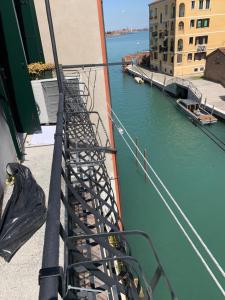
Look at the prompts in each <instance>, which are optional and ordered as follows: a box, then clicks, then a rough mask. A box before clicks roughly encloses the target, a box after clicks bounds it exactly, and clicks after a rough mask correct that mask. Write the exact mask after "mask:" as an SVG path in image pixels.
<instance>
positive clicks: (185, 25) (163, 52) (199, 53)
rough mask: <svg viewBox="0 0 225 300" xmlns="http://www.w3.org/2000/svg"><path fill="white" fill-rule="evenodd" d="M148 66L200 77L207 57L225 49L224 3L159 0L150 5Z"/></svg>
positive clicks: (181, 74) (177, 74)
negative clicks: (222, 48)
mask: <svg viewBox="0 0 225 300" xmlns="http://www.w3.org/2000/svg"><path fill="white" fill-rule="evenodd" d="M149 16H150V50H151V51H152V52H153V58H152V59H151V66H152V67H153V68H155V69H157V70H159V71H160V72H163V73H166V74H170V75H174V76H183V75H193V74H195V75H196V74H197V75H201V74H203V73H204V70H205V62H206V56H207V55H208V54H210V53H211V52H213V51H214V50H216V49H217V48H220V47H223V46H225V1H218V0H195V1H190V0H177V1H175V0H158V1H154V2H153V3H151V4H150V5H149Z"/></svg>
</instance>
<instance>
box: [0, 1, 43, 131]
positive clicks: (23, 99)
mask: <svg viewBox="0 0 225 300" xmlns="http://www.w3.org/2000/svg"><path fill="white" fill-rule="evenodd" d="M9 24H10V26H9ZM0 27H1V31H2V33H3V36H1V37H0V38H1V47H5V56H6V57H5V59H4V60H2V59H1V58H0V66H1V67H3V68H4V69H5V71H6V77H7V78H6V82H7V89H8V90H9V93H10V107H11V110H12V115H13V116H14V117H15V124H16V129H17V131H18V132H24V133H33V132H36V131H39V130H41V127H40V121H39V117H38V112H37V107H36V103H35V99H34V96H33V91H32V87H31V83H30V77H29V74H28V69H27V59H26V54H25V50H24V46H23V41H22V37H21V32H20V28H19V22H18V19H17V14H16V9H15V5H14V1H13V0H2V1H1V4H0Z"/></svg>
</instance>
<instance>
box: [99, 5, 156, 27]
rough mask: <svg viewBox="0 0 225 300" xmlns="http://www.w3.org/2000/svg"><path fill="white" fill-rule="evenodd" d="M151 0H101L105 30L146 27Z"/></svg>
mask: <svg viewBox="0 0 225 300" xmlns="http://www.w3.org/2000/svg"><path fill="white" fill-rule="evenodd" d="M150 2H151V0H103V7H104V15H105V28H106V31H109V30H115V29H122V28H127V27H129V28H131V27H132V28H145V27H148V18H149V13H148V4H149V3H150Z"/></svg>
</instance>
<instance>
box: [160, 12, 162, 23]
mask: <svg viewBox="0 0 225 300" xmlns="http://www.w3.org/2000/svg"><path fill="white" fill-rule="evenodd" d="M160 24H162V14H160Z"/></svg>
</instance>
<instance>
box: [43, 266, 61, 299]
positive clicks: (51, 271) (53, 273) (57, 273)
mask: <svg viewBox="0 0 225 300" xmlns="http://www.w3.org/2000/svg"><path fill="white" fill-rule="evenodd" d="M48 277H58V278H59V289H58V291H59V293H60V295H61V296H62V297H63V295H64V290H65V289H64V286H63V278H64V271H63V268H62V267H60V266H58V267H50V268H43V269H40V271H39V276H38V284H39V285H40V283H41V280H42V279H44V278H48Z"/></svg>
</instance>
